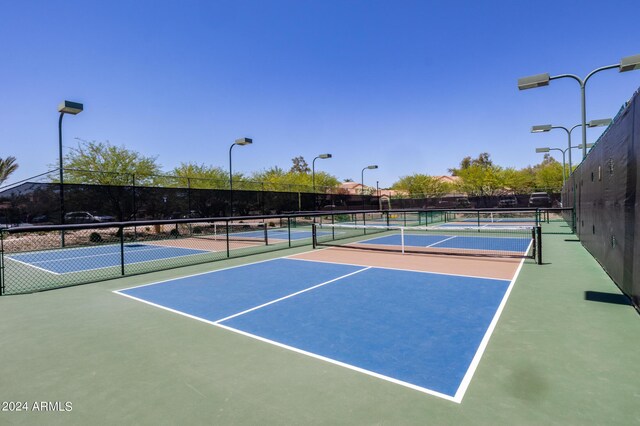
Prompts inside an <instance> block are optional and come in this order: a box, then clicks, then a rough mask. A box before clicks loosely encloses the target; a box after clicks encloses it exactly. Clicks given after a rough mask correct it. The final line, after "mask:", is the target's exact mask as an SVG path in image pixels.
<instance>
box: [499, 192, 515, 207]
mask: <svg viewBox="0 0 640 426" xmlns="http://www.w3.org/2000/svg"><path fill="white" fill-rule="evenodd" d="M517 206H518V199H517V198H516V196H515V195H505V196H503V197H500V200H498V207H500V208H511V207H517Z"/></svg>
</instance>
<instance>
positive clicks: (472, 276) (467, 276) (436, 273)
mask: <svg viewBox="0 0 640 426" xmlns="http://www.w3.org/2000/svg"><path fill="white" fill-rule="evenodd" d="M327 248H332V247H327ZM322 250H326V249H322ZM305 253H309V252H305ZM300 254H303V253H300ZM291 256H296V255H295V254H292V255H291ZM421 256H424V255H421ZM287 259H291V260H299V261H301V262H316V263H328V264H330V265H349V266H361V267H367V266H369V267H371V268H374V269H386V270H389V271H402V272H416V273H419V274H431V275H446V276H448V277H465V278H476V279H479V280H497V281H510V280H509V279H508V278H490V277H480V276H477V275H462V274H448V273H446V272H432V271H416V270H415V269H403V268H391V267H388V266H372V265H362V264H359V263H337V262H331V261H328V260H315V259H298V258H295V257H287Z"/></svg>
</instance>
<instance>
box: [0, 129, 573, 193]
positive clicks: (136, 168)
mask: <svg viewBox="0 0 640 426" xmlns="http://www.w3.org/2000/svg"><path fill="white" fill-rule="evenodd" d="M291 161H292V166H291V168H290V169H289V170H284V169H282V168H280V167H278V166H273V167H270V168H266V169H264V170H260V171H255V172H253V173H251V174H249V175H245V174H243V173H238V172H236V173H234V174H233V182H234V189H240V190H241V189H245V190H264V191H301V192H302V191H304V192H310V191H311V190H312V188H313V187H314V184H315V190H316V191H317V192H325V191H329V190H331V191H333V192H339V191H338V189H339V186H340V183H341V181H340V180H339V179H338V178H337V177H336V176H333V175H331V174H329V173H327V172H317V173H315V179H313V177H312V174H311V168H310V167H309V164H308V163H307V162H306V160H305V159H304V157H302V156H298V157H294V158H293V159H292V160H291ZM64 164H65V166H64V169H65V175H64V177H65V182H66V183H79V184H100V185H136V186H156V187H190V188H198V189H225V188H228V186H229V172H228V170H225V169H223V168H222V167H216V166H210V165H206V164H198V163H192V162H189V163H181V164H180V165H179V166H177V167H174V168H173V169H171V170H169V171H166V172H165V171H163V170H162V167H161V166H160V165H159V164H158V162H157V158H156V157H148V156H144V155H142V154H140V153H138V152H136V151H133V150H130V149H127V148H125V147H122V146H115V145H112V144H111V143H109V142H108V141H106V142H97V141H86V140H79V143H78V146H77V147H76V148H72V149H71V150H70V151H69V152H68V153H67V155H66V156H65V157H64ZM17 167H18V164H17V163H16V159H15V158H14V157H7V158H6V159H2V158H0V183H2V182H4V181H5V180H6V179H7V178H8V176H9V175H10V174H11V173H13V172H14V171H15V170H16V169H17ZM53 167H55V166H53ZM449 172H450V174H451V175H452V176H454V181H453V182H445V181H443V180H442V179H440V178H439V177H434V176H430V175H427V174H423V173H414V174H412V175H407V176H403V177H400V178H399V179H398V180H397V181H396V182H395V183H394V184H393V185H392V186H391V189H394V190H396V194H397V196H398V197H411V198H423V197H439V196H443V195H445V194H451V193H459V194H466V195H468V196H491V195H499V194H503V193H520V194H522V193H529V192H532V191H533V190H536V189H537V190H546V191H549V192H559V191H560V190H561V188H562V173H563V170H562V165H561V164H560V163H559V162H558V161H556V160H555V159H553V158H552V157H551V156H549V155H548V154H546V155H545V156H544V158H543V160H542V162H541V163H540V164H537V165H534V166H528V167H525V168H523V169H520V170H517V169H515V168H513V167H501V166H498V165H496V164H494V163H493V161H492V160H491V156H490V154H489V153H486V152H484V153H481V154H480V155H478V157H477V158H472V157H465V158H463V159H462V161H461V162H460V164H459V166H458V167H455V168H451V169H449ZM51 180H52V181H53V182H56V177H55V176H53V175H52V176H51ZM345 181H350V179H345Z"/></svg>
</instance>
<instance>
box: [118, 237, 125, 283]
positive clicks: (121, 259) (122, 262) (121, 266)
mask: <svg viewBox="0 0 640 426" xmlns="http://www.w3.org/2000/svg"><path fill="white" fill-rule="evenodd" d="M118 230H119V231H120V272H121V273H122V275H124V226H122V225H120V227H119V228H118Z"/></svg>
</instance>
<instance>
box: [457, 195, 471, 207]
mask: <svg viewBox="0 0 640 426" xmlns="http://www.w3.org/2000/svg"><path fill="white" fill-rule="evenodd" d="M456 207H457V208H461V209H468V208H470V207H471V202H470V201H469V199H468V198H466V197H462V198H458V199H456Z"/></svg>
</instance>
